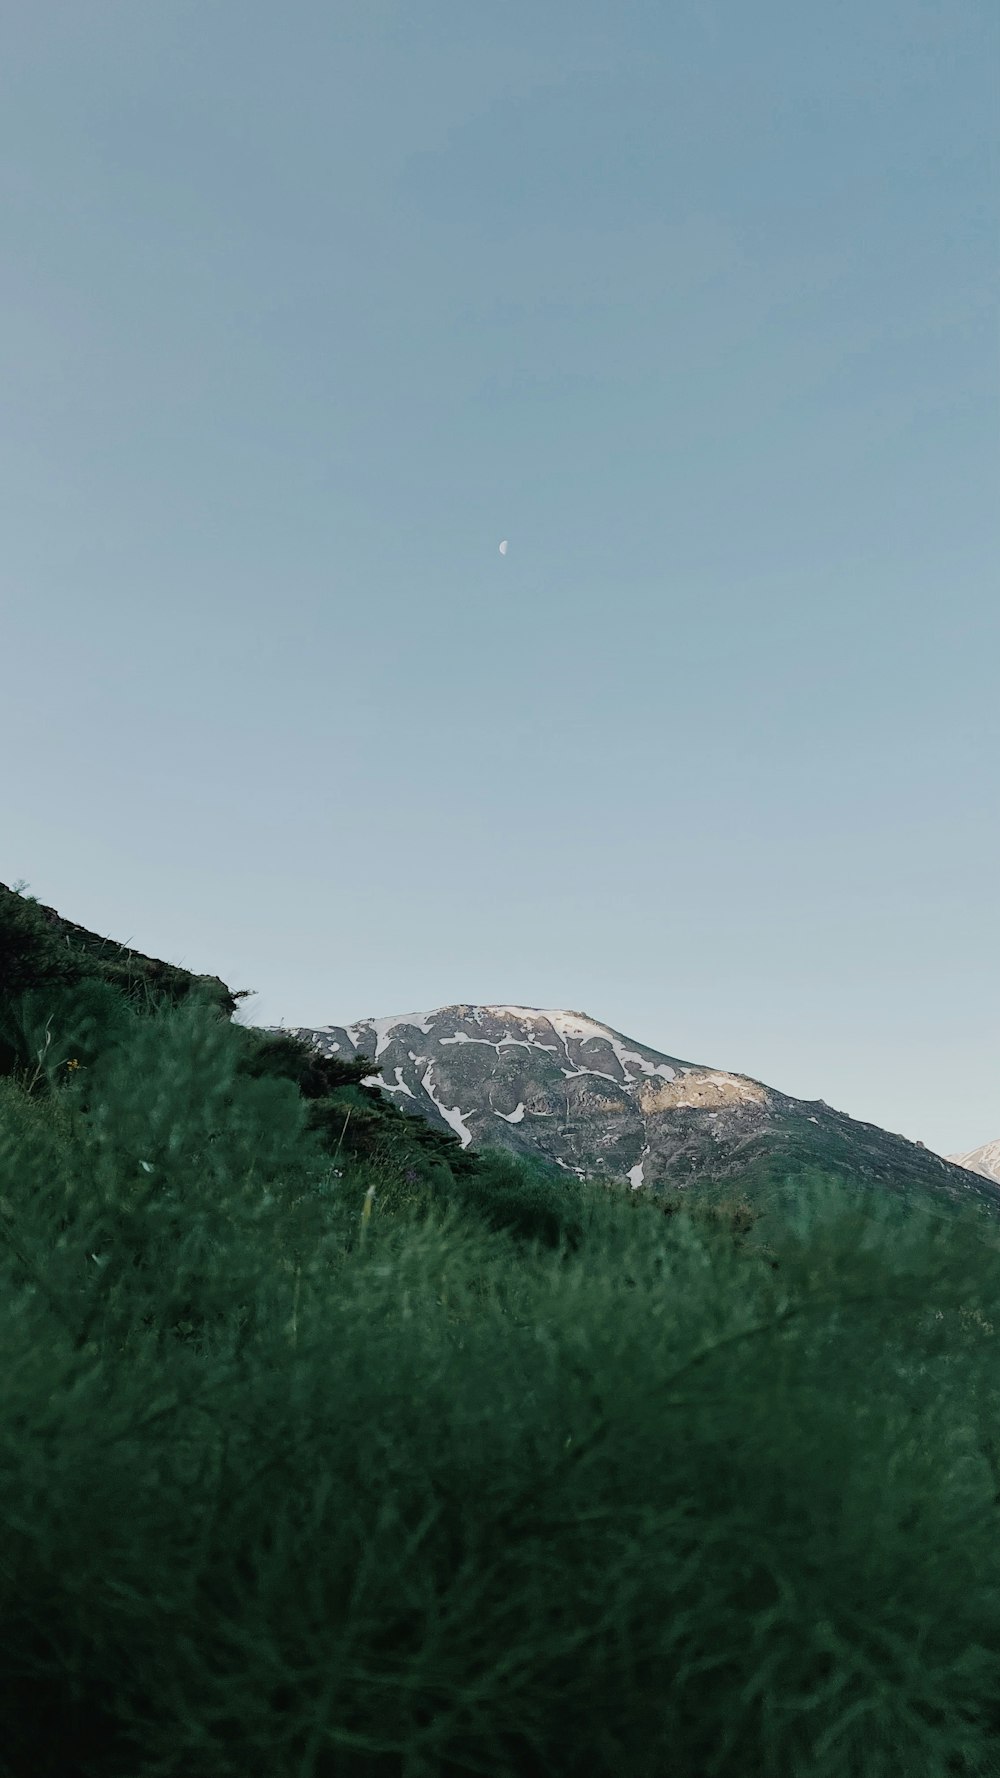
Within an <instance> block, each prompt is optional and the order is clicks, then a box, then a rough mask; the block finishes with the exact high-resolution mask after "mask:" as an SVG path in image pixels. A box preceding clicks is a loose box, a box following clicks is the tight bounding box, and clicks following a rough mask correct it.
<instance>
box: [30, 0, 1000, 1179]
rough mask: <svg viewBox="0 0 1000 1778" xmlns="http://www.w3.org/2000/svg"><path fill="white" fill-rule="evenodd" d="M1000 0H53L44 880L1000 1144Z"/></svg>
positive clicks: (38, 491)
mask: <svg viewBox="0 0 1000 1778" xmlns="http://www.w3.org/2000/svg"><path fill="white" fill-rule="evenodd" d="M998 24H1000V13H998V12H997V9H996V7H995V4H994V3H993V0H981V3H980V0H933V3H931V0H841V3H840V4H837V5H826V6H809V5H803V4H802V0H760V3H759V4H757V5H754V6H750V5H747V4H746V3H745V0H701V3H699V0H675V3H673V4H666V3H664V0H641V3H640V0H614V3H613V4H611V3H610V0H600V3H596V0H552V3H551V4H539V0H504V4H503V5H487V4H484V3H477V0H448V3H445V0H423V3H422V4H420V5H413V4H409V3H407V0H337V4H335V5H334V4H330V3H329V0H288V3H287V4H284V5H281V6H278V5H275V4H273V3H272V0H266V3H265V0H239V3H237V0H161V3H159V4H153V3H151V0H150V3H147V4H133V3H129V0H114V3H110V0H62V3H60V4H55V3H54V0H33V4H31V5H25V6H21V7H10V8H8V9H7V15H6V18H5V20H4V24H3V30H2V43H0V138H2V148H0V198H2V230H0V238H2V260H3V266H2V315H0V378H2V389H0V394H2V411H3V421H2V427H0V452H2V463H0V471H2V473H0V536H2V547H0V572H2V587H3V640H2V659H0V682H2V695H3V718H4V721H3V728H4V733H5V739H6V747H5V755H6V764H5V770H4V774H3V776H4V788H3V795H2V805H3V823H2V855H3V856H2V870H0V877H2V879H3V880H5V881H7V882H8V883H9V882H12V881H13V880H15V879H17V878H23V879H25V880H26V881H27V883H28V885H29V888H30V890H31V891H32V892H33V893H34V894H36V895H38V896H39V898H40V899H41V900H43V901H46V902H50V903H53V904H54V905H56V906H57V907H59V908H60V909H61V910H62V911H63V912H65V913H66V914H67V915H69V916H70V917H71V918H74V919H76V920H78V921H80V922H82V923H83V924H86V925H89V926H92V927H95V928H97V929H98V930H100V931H102V932H106V933H108V934H111V935H113V936H115V937H118V938H122V939H130V940H131V941H132V942H133V943H134V944H135V945H136V947H137V948H140V949H143V950H146V951H149V952H151V953H153V954H154V955H157V956H162V957H168V958H171V959H172V960H174V961H177V962H181V963H184V964H186V965H187V966H188V967H190V968H192V969H197V970H210V971H215V972H218V973H219V974H221V975H222V976H223V977H224V978H225V979H227V980H228V981H229V982H230V984H231V985H232V986H233V987H236V988H252V989H255V990H257V992H258V995H259V998H258V999H257V1000H255V1001H251V1002H250V1003H248V1004H249V1009H250V1010H249V1014H248V1016H249V1017H250V1018H251V1019H252V1020H253V1022H256V1023H271V1022H274V1023H276V1022H277V1021H278V1020H279V1019H284V1020H285V1022H286V1023H289V1024H297V1023H302V1024H306V1023H314V1024H320V1023H329V1022H337V1021H341V1020H345V1019H354V1018H358V1017H362V1016H365V1015H369V1014H386V1013H392V1012H405V1011H409V1010H416V1009H424V1008H427V1007H430V1006H435V1005H440V1004H442V1003H445V1002H448V1001H453V1000H469V1001H491V1000H492V1001H503V1002H506V1003H518V1002H524V1003H526V1004H529V1005H536V1006H543V1007H545V1006H565V1007H571V1008H576V1009H580V1010H584V1011H586V1012H589V1013H591V1014H592V1015H594V1016H595V1017H597V1018H599V1019H603V1020H605V1021H607V1022H608V1023H610V1024H612V1025H615V1026H616V1027H618V1028H619V1029H620V1030H623V1031H624V1032H626V1033H627V1034H628V1035H630V1036H633V1037H636V1038H639V1039H640V1040H643V1041H645V1042H647V1043H650V1044H654V1045H656V1046H658V1047H659V1048H662V1049H666V1050H668V1051H670V1052H671V1053H673V1054H676V1055H680V1056H683V1057H687V1058H689V1059H690V1060H693V1061H704V1062H709V1063H712V1064H715V1065H717V1066H720V1067H726V1068H731V1069H736V1070H739V1071H741V1072H745V1073H748V1074H752V1075H755V1076H756V1077H758V1078H760V1079H763V1080H765V1081H768V1082H771V1083H772V1084H774V1085H776V1086H780V1087H782V1088H783V1089H785V1090H787V1091H789V1092H792V1093H798V1094H801V1095H803V1096H806V1097H819V1096H822V1097H823V1098H825V1099H826V1100H827V1101H828V1102H829V1103H831V1104H834V1105H836V1106H838V1107H841V1108H842V1109H844V1110H846V1111H849V1112H851V1113H852V1114H853V1115H855V1116H858V1117H863V1118H866V1119H869V1120H871V1121H873V1122H878V1123H881V1124H884V1125H885V1126H886V1127H887V1128H889V1129H893V1130H899V1131H902V1132H903V1133H904V1134H906V1135H909V1136H911V1137H914V1138H922V1139H923V1140H924V1141H926V1142H927V1143H928V1144H929V1145H930V1146H931V1147H936V1148H939V1149H942V1150H947V1149H955V1148H968V1147H972V1146H973V1145H975V1144H977V1143H979V1142H982V1141H985V1140H986V1139H987V1138H991V1137H994V1136H997V1135H1000V1043H998V1019H1000V979H998V977H1000V921H998V918H997V915H998V904H1000V895H998V889H1000V719H998V699H997V683H998V659H1000V622H998V609H997V607H998V601H997V593H998V579H1000V576H998V566H1000V551H998V543H1000V526H998V520H997V511H998V498H997V497H998V493H1000V475H998V469H1000V404H998V354H997V301H996V291H997V280H998V275H1000V258H998V251H997V233H998V231H997V216H998V204H997V199H998V180H997V168H998V155H997V137H998V122H997V119H998V65H1000V49H998V35H1000V32H998ZM505 537H506V538H509V539H510V549H509V553H508V555H507V556H506V558H501V556H500V555H499V553H498V547H497V546H498V544H499V541H500V539H501V538H505Z"/></svg>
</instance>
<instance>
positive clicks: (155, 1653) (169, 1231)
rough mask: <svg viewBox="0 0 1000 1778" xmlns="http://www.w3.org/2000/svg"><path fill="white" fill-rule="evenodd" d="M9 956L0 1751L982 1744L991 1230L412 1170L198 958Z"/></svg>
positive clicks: (992, 1572)
mask: <svg viewBox="0 0 1000 1778" xmlns="http://www.w3.org/2000/svg"><path fill="white" fill-rule="evenodd" d="M0 912H2V909H0ZM14 912H15V913H16V914H17V916H18V919H20V918H21V910H19V909H16V910H14ZM27 918H28V924H29V926H30V925H31V924H32V921H33V919H34V916H33V915H31V914H30V912H29V915H28V916H27ZM2 931H3V927H2V922H0V933H2ZM36 936H37V933H36ZM0 942H2V941H0ZM63 948H64V949H66V948H69V949H72V946H71V947H65V946H63ZM13 951H14V947H13V945H12V943H11V942H8V944H7V952H6V955H7V956H8V957H10V956H11V955H13ZM21 951H22V955H23V951H24V947H23V945H22V947H21ZM40 955H41V954H40ZM47 960H49V961H50V960H51V959H47V954H45V955H41V965H42V973H41V974H39V975H38V976H37V977H36V978H35V979H34V982H33V983H32V981H31V980H30V979H29V980H25V979H24V977H22V979H21V982H20V985H19V987H18V990H17V993H16V994H13V995H11V994H8V996H7V999H8V1005H7V1008H6V1010H7V1014H8V1022H9V1024H10V1026H11V1027H12V1028H13V1030H14V1033H15V1037H16V1036H17V1033H18V1031H20V1033H21V1036H20V1039H19V1041H21V1042H22V1044H23V1045H26V1044H27V1042H28V1039H27V1038H26V1036H25V1028H26V1026H28V1027H31V1029H32V1030H33V1031H34V1032H35V1034H37V1030H38V1024H37V1020H38V1016H39V1013H40V1011H41V1010H43V1009H44V1005H45V1004H48V1006H49V1008H50V1013H49V1014H48V1015H47V1016H46V1020H45V1021H44V1023H43V1027H42V1028H44V1024H45V1023H47V1024H48V1026H49V1029H50V1031H54V1032H55V1037H54V1040H53V1042H51V1043H50V1045H49V1048H48V1049H47V1050H45V1051H43V1062H42V1065H41V1066H40V1065H39V1063H38V1061H37V1060H36V1061H34V1063H33V1064H32V1052H30V1051H29V1053H28V1054H27V1055H26V1056H24V1055H22V1056H21V1058H20V1060H18V1059H17V1058H15V1061H14V1064H13V1066H14V1068H15V1072H14V1073H13V1074H11V1075H9V1077H8V1078H7V1079H6V1080H5V1081H4V1080H0V1274H2V1276H0V1365H2V1367H3V1375H4V1379H5V1408H4V1415H3V1418H2V1421H0V1507H2V1512H3V1520H4V1537H3V1539H2V1542H0V1649H2V1660H0V1723H2V1724H3V1735H2V1737H0V1774H2V1778H22V1775H23V1778H27V1775H28V1774H30V1775H31V1778H73V1775H74V1774H77V1773H78V1774H80V1775H81V1778H154V1775H159V1778H168V1775H169V1778H222V1775H223V1774H226V1775H229V1774H232V1778H237V1775H239V1778H243V1775H244V1774H246V1773H254V1774H256V1773H262V1774H263V1773H267V1774H268V1778H354V1775H355V1774H357V1775H358V1778H367V1775H369V1774H371V1775H372V1778H383V1775H384V1778H389V1775H390V1774H392V1775H393V1778H395V1775H397V1774H398V1775H399V1778H430V1775H431V1774H435V1775H436V1774H441V1775H442V1778H444V1775H445V1774H458V1773H466V1772H469V1773H472V1772H477V1773H488V1774H495V1775H496V1778H515V1774H516V1775H517V1778H535V1775H537V1778H542V1774H545V1778H561V1775H565V1778H577V1775H578V1774H579V1773H581V1772H584V1771H586V1772H588V1773H594V1774H595V1775H596V1778H619V1775H620V1774H621V1773H623V1772H629V1773H630V1774H633V1773H634V1774H638V1775H640V1778H647V1775H648V1778H653V1775H654V1774H655V1775H659V1774H661V1773H667V1772H669V1773H671V1774H672V1775H673V1774H676V1775H678V1778H702V1775H707V1774H710V1773H712V1774H716V1775H717V1778H749V1775H752V1774H760V1775H761V1778H763V1775H764V1774H767V1775H768V1778H793V1775H795V1778H800V1775H803V1774H806V1773H808V1774H809V1775H810V1778H899V1774H902V1773H905V1774H906V1775H907V1778H946V1775H960V1778H972V1775H973V1774H986V1773H990V1772H995V1771H997V1770H1000V1762H998V1761H997V1759H996V1757H995V1753H994V1748H995V1746H996V1741H995V1732H996V1724H997V1721H998V1717H1000V1712H998V1706H1000V1672H998V1665H997V1662H998V1656H1000V1544H998V1540H997V1537H996V1514H997V1510H998V1504H997V1503H998V1500H1000V1413H998V1407H1000V1402H998V1387H997V1376H998V1369H997V1363H996V1357H995V1350H996V1331H995V1330H996V1329H997V1328H1000V1274H998V1269H997V1245H996V1240H997V1237H996V1234H995V1233H994V1231H993V1229H992V1226H991V1225H987V1224H985V1223H982V1222H980V1221H978V1220H977V1219H976V1218H975V1217H970V1216H967V1215H962V1214H958V1213H956V1214H955V1215H949V1216H946V1217H940V1216H937V1215H933V1214H927V1213H924V1208H923V1206H924V1204H925V1203H926V1200H923V1199H920V1200H912V1201H908V1200H907V1199H906V1197H905V1196H899V1197H896V1196H878V1197H877V1196H875V1195H874V1194H871V1193H869V1192H857V1193H853V1192H851V1191H849V1190H845V1188H844V1185H843V1183H842V1182H841V1181H836V1180H833V1181H831V1180H829V1179H826V1178H824V1177H823V1176H822V1175H821V1174H817V1173H812V1174H809V1173H806V1172H802V1171H799V1172H797V1173H793V1174H791V1175H786V1176H784V1177H781V1178H778V1177H772V1178H771V1179H770V1180H769V1182H768V1187H769V1191H770V1194H771V1208H770V1210H769V1211H768V1214H767V1217H766V1227H765V1222H764V1221H763V1220H758V1212H757V1209H756V1208H754V1209H751V1208H750V1207H749V1206H746V1205H744V1206H742V1207H741V1206H740V1205H739V1204H737V1203H734V1202H732V1201H730V1202H729V1203H728V1204H724V1205H720V1206H719V1207H718V1210H717V1211H716V1212H714V1213H713V1211H712V1209H711V1208H710V1207H709V1206H706V1209H705V1211H704V1213H703V1214H698V1213H696V1214H692V1213H691V1211H690V1210H689V1209H686V1210H681V1209H680V1208H678V1207H677V1206H676V1205H675V1204H674V1203H671V1202H670V1201H669V1200H666V1201H665V1200H662V1199H660V1200H657V1199H654V1198H652V1197H647V1196H646V1195H645V1194H642V1193H639V1194H630V1193H624V1192H613V1191H608V1190H607V1189H605V1188H604V1187H599V1186H586V1185H584V1186H579V1187H577V1186H575V1185H573V1184H571V1183H570V1182H569V1181H567V1180H563V1179H560V1180H559V1181H558V1182H555V1181H553V1180H552V1179H551V1178H549V1177H548V1176H546V1175H545V1173H544V1172H543V1171H542V1170H540V1169H530V1168H524V1167H522V1166H520V1165H519V1164H518V1163H516V1162H514V1161H513V1160H512V1159H510V1158H509V1157H506V1156H501V1155H486V1156H480V1157H470V1156H468V1155H466V1156H464V1157H462V1164H461V1165H459V1166H452V1165H451V1164H450V1161H449V1159H448V1158H447V1157H448V1154H449V1151H448V1149H447V1148H446V1147H444V1148H441V1149H440V1150H438V1151H436V1152H432V1151H431V1150H427V1149H425V1148H423V1147H422V1146H421V1144H420V1142H419V1141H418V1140H417V1139H416V1137H415V1135H414V1133H413V1132H412V1131H411V1130H410V1129H407V1128H403V1129H402V1130H400V1122H402V1123H403V1124H404V1125H405V1123H406V1120H393V1119H392V1118H391V1117H389V1116H387V1117H386V1118H385V1122H384V1124H383V1123H382V1122H381V1121H379V1120H381V1119H382V1116H383V1113H382V1108H381V1107H380V1106H378V1104H377V1102H376V1104H375V1106H370V1105H369V1103H368V1100H369V1097H370V1096H368V1095H366V1094H365V1093H364V1092H363V1090H362V1089H360V1088H359V1087H358V1086H357V1084H356V1082H355V1081H353V1080H350V1079H345V1077H344V1076H343V1075H336V1076H335V1077H327V1076H324V1075H323V1074H322V1072H320V1073H319V1074H317V1073H316V1072H315V1069H316V1066H317V1065H316V1062H315V1058H311V1057H310V1056H309V1055H308V1054H307V1053H303V1052H301V1051H300V1050H298V1051H297V1050H296V1048H295V1046H292V1049H291V1050H288V1049H283V1050H278V1051H273V1050H269V1049H268V1048H267V1046H266V1045H264V1046H261V1045H260V1044H259V1043H258V1041H257V1039H256V1038H255V1037H254V1036H253V1034H249V1033H247V1032H245V1031H242V1030H241V1029H240V1028H239V1027H236V1026H233V1025H231V1024H229V1023H228V1022H227V1020H226V1019H225V1018H221V1019H220V1017H219V1010H220V1009H222V1002H221V1001H219V1000H218V998H217V997H216V998H215V1000H214V1002H213V998H212V996H211V995H209V996H207V998H205V997H199V995H197V994H194V993H193V992H184V993H181V994H179V995H178V996H177V997H176V999H174V1000H172V999H171V998H170V996H169V995H161V994H158V993H157V992H154V993H153V994H152V995H151V996H144V997H143V998H142V1005H141V1007H140V1005H139V1003H138V1001H137V997H136V996H135V995H134V994H132V993H131V991H130V989H129V987H128V984H125V987H124V991H123V989H122V986H121V985H120V984H111V983H109V982H108V981H107V980H106V979H103V978H102V980H101V981H100V982H99V983H97V985H96V988H95V980H94V978H93V976H91V975H88V974H87V972H86V971H85V972H84V975H83V976H82V977H77V978H76V979H75V980H72V981H66V980H65V979H62V978H60V976H59V975H58V973H57V972H52V973H45V966H46V962H47ZM161 982H162V978H161ZM25 994H27V995H32V994H37V995H39V996H40V997H41V1003H42V1004H41V1006H36V1007H34V1010H32V1005H31V1004H29V1006H28V1008H27V1009H26V1008H25V1005H24V999H23V997H24V995H25ZM32 1004H33V1003H32ZM12 1008H13V1011H12V1010H11V1009H12ZM81 1009H83V1010H81ZM87 1009H89V1010H87ZM32 1019H34V1020H35V1024H34V1026H32ZM87 1019H89V1020H90V1023H89V1024H88V1023H87V1022H86V1021H87ZM74 1021H75V1027H74ZM80 1033H82V1034H83V1036H84V1037H85V1038H86V1039H87V1043H88V1045H89V1047H87V1048H86V1049H85V1059H84V1060H83V1061H82V1062H81V1065H80V1066H79V1067H78V1068H76V1069H73V1070H69V1069H68V1068H67V1067H66V1060H67V1059H68V1060H73V1059H77V1060H79V1058H76V1057H74V1056H69V1057H68V1058H67V1057H66V1056H65V1055H64V1054H63V1052H64V1051H65V1048H66V1043H67V1042H68V1041H73V1040H75V1038H76V1037H77V1036H78V1035H79V1034H80ZM31 1041H33V1038H32V1039H31ZM345 1107H346V1108H348V1109H351V1110H352V1118H351V1120H350V1121H349V1122H348V1133H349V1132H350V1129H351V1128H352V1127H353V1112H354V1110H355V1109H356V1110H357V1114H358V1116H359V1117H360V1115H361V1112H362V1111H368V1112H369V1113H370V1115H371V1117H372V1118H373V1119H375V1120H376V1122H377V1123H378V1129H379V1135H378V1138H373V1139H371V1140H368V1139H366V1140H365V1141H363V1142H361V1143H360V1144H359V1146H358V1147H357V1148H351V1147H349V1145H348V1141H347V1137H346V1136H344V1138H343V1140H341V1141H339V1146H338V1138H337V1135H336V1133H335V1132H336V1130H337V1129H338V1128H340V1129H341V1130H342V1121H343V1120H342V1119H341V1116H340V1113H341V1111H342V1110H343V1109H344V1108H345ZM317 1109H318V1110H319V1111H320V1113H321V1115H320V1116H317V1115H316V1113H317ZM387 1110H391V1108H387ZM364 1127H365V1128H366V1129H367V1131H368V1137H369V1138H371V1135H372V1130H373V1128H374V1125H373V1124H371V1123H369V1124H367V1125H365V1126H364ZM456 1146H457V1145H456Z"/></svg>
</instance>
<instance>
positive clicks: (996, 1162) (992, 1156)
mask: <svg viewBox="0 0 1000 1778" xmlns="http://www.w3.org/2000/svg"><path fill="white" fill-rule="evenodd" d="M947 1158H948V1160H949V1161H953V1162H954V1164H955V1166H956V1167H967V1168H968V1169H969V1171H970V1172H971V1173H978V1174H979V1175H980V1178H982V1179H995V1180H996V1181H997V1183H998V1184H1000V1142H984V1143H983V1145H982V1147H981V1148H970V1150H969V1152H968V1154H950V1155H949V1156H948V1157H947Z"/></svg>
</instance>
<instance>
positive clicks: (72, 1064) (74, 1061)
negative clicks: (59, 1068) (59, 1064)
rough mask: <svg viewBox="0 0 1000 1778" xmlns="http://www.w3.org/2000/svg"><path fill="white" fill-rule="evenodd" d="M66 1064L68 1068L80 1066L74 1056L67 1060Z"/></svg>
mask: <svg viewBox="0 0 1000 1778" xmlns="http://www.w3.org/2000/svg"><path fill="white" fill-rule="evenodd" d="M66 1066H67V1068H79V1066H80V1064H79V1062H78V1061H77V1059H76V1057H75V1056H74V1057H73V1058H72V1060H71V1061H69V1062H67V1064H66Z"/></svg>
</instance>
